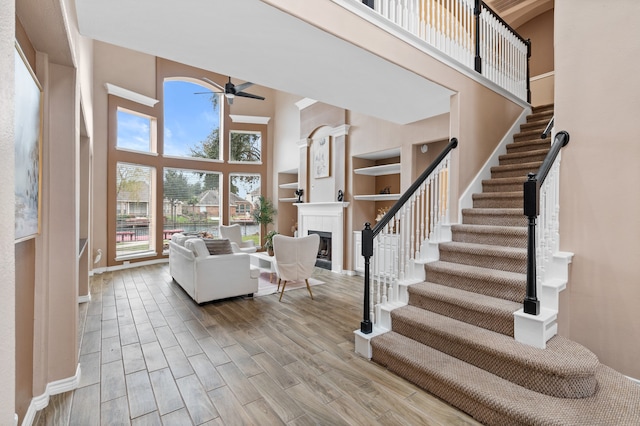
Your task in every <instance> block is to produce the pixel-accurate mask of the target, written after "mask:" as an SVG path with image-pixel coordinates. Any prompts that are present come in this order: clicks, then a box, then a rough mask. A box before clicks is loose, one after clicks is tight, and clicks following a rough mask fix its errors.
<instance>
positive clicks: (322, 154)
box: [313, 136, 331, 179]
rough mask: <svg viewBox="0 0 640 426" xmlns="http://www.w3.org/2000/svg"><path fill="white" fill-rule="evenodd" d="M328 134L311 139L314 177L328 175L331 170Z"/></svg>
mask: <svg viewBox="0 0 640 426" xmlns="http://www.w3.org/2000/svg"><path fill="white" fill-rule="evenodd" d="M329 142H330V136H323V137H322V138H320V139H316V140H314V141H313V177H314V178H316V179H319V178H326V177H329V172H330V170H331V149H330V145H331V144H330V143H329Z"/></svg>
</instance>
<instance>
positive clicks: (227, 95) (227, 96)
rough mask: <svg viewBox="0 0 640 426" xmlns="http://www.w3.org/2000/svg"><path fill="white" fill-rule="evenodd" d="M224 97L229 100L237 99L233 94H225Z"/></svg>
mask: <svg viewBox="0 0 640 426" xmlns="http://www.w3.org/2000/svg"><path fill="white" fill-rule="evenodd" d="M224 96H225V97H226V98H227V99H233V98H235V97H236V95H234V94H233V93H225V94H224Z"/></svg>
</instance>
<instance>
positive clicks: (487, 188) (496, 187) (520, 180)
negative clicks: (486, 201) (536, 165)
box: [473, 176, 527, 195]
mask: <svg viewBox="0 0 640 426" xmlns="http://www.w3.org/2000/svg"><path fill="white" fill-rule="evenodd" d="M526 180H527V177H526V176H516V177H506V178H494V179H485V180H483V181H482V191H483V192H484V193H487V192H516V191H519V192H520V195H522V193H523V191H524V185H523V184H524V183H525V182H526ZM473 195H476V194H473Z"/></svg>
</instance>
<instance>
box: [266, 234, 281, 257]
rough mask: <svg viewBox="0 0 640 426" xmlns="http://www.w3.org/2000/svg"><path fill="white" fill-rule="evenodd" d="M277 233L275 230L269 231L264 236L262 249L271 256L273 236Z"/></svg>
mask: <svg viewBox="0 0 640 426" xmlns="http://www.w3.org/2000/svg"><path fill="white" fill-rule="evenodd" d="M275 235H278V232H277V231H269V233H268V234H267V235H266V236H265V237H264V249H265V250H266V251H267V254H268V255H269V256H273V237H274V236H275Z"/></svg>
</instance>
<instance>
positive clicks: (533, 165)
mask: <svg viewBox="0 0 640 426" xmlns="http://www.w3.org/2000/svg"><path fill="white" fill-rule="evenodd" d="M541 165H542V161H532V162H529V163H519V164H506V165H504V166H503V165H500V166H493V167H491V177H492V178H501V177H518V176H527V175H528V174H529V173H536V172H537V171H538V169H539V168H540V166H541Z"/></svg>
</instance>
